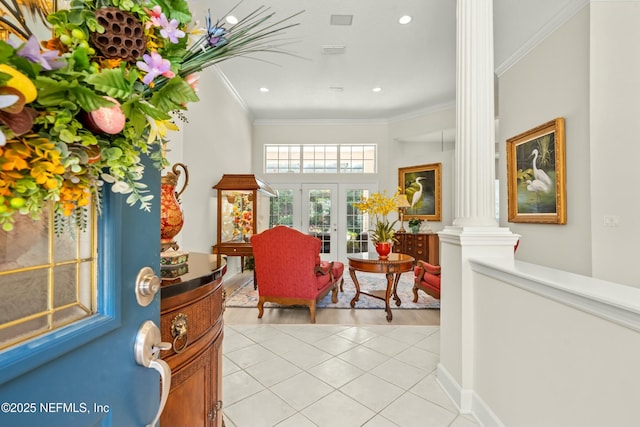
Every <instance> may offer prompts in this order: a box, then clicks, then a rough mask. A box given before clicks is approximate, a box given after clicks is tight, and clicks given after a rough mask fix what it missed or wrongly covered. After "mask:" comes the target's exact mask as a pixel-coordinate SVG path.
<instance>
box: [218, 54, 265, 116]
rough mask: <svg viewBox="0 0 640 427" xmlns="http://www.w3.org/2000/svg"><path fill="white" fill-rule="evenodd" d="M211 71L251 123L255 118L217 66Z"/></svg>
mask: <svg viewBox="0 0 640 427" xmlns="http://www.w3.org/2000/svg"><path fill="white" fill-rule="evenodd" d="M211 69H212V70H214V72H215V73H216V75H217V76H218V78H219V79H220V81H221V82H222V83H223V84H224V86H225V87H226V88H227V90H228V91H229V93H230V94H231V96H232V97H233V98H234V99H235V101H236V102H237V103H238V105H239V106H240V108H241V109H242V111H243V112H244V113H245V114H246V115H247V117H248V118H249V121H253V120H254V119H255V117H254V116H253V113H252V112H251V110H249V107H247V104H246V103H245V102H244V100H243V99H242V98H241V97H240V94H239V93H238V92H237V91H236V89H235V88H234V87H233V85H232V84H231V82H230V81H229V79H228V78H227V76H226V75H225V74H224V73H223V72H222V70H221V69H220V68H219V67H218V66H217V65H214V66H213V67H211Z"/></svg>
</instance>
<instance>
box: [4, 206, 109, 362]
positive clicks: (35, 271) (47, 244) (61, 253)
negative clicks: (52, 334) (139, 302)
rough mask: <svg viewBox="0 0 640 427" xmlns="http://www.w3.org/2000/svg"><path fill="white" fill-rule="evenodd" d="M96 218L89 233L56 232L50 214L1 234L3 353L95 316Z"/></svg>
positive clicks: (19, 221) (20, 221)
mask: <svg viewBox="0 0 640 427" xmlns="http://www.w3.org/2000/svg"><path fill="white" fill-rule="evenodd" d="M95 214H96V213H95V210H92V211H90V212H89V215H90V218H88V221H87V224H88V225H87V228H88V230H86V231H81V230H80V229H76V230H65V232H63V233H55V232H54V229H53V228H54V221H53V219H52V218H51V217H50V216H49V215H47V214H46V213H45V214H44V215H43V217H42V218H41V220H39V221H32V220H31V219H29V218H28V217H23V216H19V217H18V218H16V223H15V224H14V227H15V228H14V229H13V231H10V232H5V231H1V230H0V296H1V297H0V349H3V348H6V347H8V346H11V345H15V344H17V343H20V342H21V341H23V340H25V339H28V338H32V337H36V336H38V335H40V334H42V333H45V332H48V331H51V330H53V329H55V328H56V327H58V325H62V324H67V323H69V322H71V321H74V320H78V319H80V318H82V317H86V316H88V315H91V314H93V313H95V311H96V307H97V304H96V301H97V297H96V273H95V271H96V268H95V260H96V256H95V254H96V249H95V245H96V239H95V237H94V236H95V232H96V230H95V228H96V220H95ZM56 309H60V311H61V313H56V312H55V310H56ZM56 318H58V319H60V320H59V321H56V320H55V319H56Z"/></svg>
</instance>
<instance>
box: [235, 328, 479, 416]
mask: <svg viewBox="0 0 640 427" xmlns="http://www.w3.org/2000/svg"><path fill="white" fill-rule="evenodd" d="M439 338H440V327H439V326H438V325H429V326H415V325H394V324H387V325H355V326H347V325H339V324H316V325H311V324H302V325H300V324H264V323H263V324H229V323H227V324H226V325H225V337H224V341H223V352H224V353H223V354H224V356H223V357H224V360H223V396H224V417H225V423H226V425H227V426H229V427H271V426H278V427H288V426H291V427H305V426H311V427H313V426H316V427H357V426H365V427H394V426H397V427H435V426H450V427H478V426H479V424H478V423H477V421H476V420H475V419H474V418H473V417H472V416H470V415H462V414H459V413H458V411H457V409H456V407H455V406H454V405H453V403H452V402H451V400H450V399H449V397H448V396H447V395H446V394H445V393H444V392H443V391H442V389H441V388H440V385H439V384H438V383H437V380H436V374H435V370H436V366H437V363H438V360H439V347H440V342H439V341H440V339H439Z"/></svg>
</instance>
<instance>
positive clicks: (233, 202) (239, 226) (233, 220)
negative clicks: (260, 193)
mask: <svg viewBox="0 0 640 427" xmlns="http://www.w3.org/2000/svg"><path fill="white" fill-rule="evenodd" d="M221 197H222V209H221V212H220V215H221V216H222V217H221V218H220V220H221V221H220V223H221V230H220V232H221V234H220V241H221V242H248V241H249V239H250V238H251V235H252V234H253V192H252V191H248V190H240V191H237V190H234V191H228V190H225V191H222V195H221Z"/></svg>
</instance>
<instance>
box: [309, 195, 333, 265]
mask: <svg viewBox="0 0 640 427" xmlns="http://www.w3.org/2000/svg"><path fill="white" fill-rule="evenodd" d="M330 231H331V190H321V189H318V190H310V191H309V234H311V235H312V236H315V237H318V238H319V239H320V240H322V247H321V249H320V253H329V252H330V251H331V248H330V243H331V234H330Z"/></svg>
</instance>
